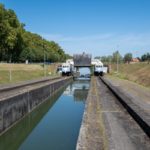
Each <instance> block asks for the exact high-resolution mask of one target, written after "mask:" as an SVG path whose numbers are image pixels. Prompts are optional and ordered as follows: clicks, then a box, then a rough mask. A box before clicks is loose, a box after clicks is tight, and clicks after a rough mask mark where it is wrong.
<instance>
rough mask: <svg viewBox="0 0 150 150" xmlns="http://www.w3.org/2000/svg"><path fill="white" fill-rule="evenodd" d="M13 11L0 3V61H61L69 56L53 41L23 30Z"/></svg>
mask: <svg viewBox="0 0 150 150" xmlns="http://www.w3.org/2000/svg"><path fill="white" fill-rule="evenodd" d="M24 27H25V24H23V23H21V22H20V21H19V19H18V18H17V15H16V14H15V12H14V11H13V10H11V9H6V8H5V7H4V5H3V4H0V61H1V62H2V61H5V62H24V61H25V60H29V61H30V62H41V61H43V59H44V57H45V59H46V60H48V61H50V62H57V61H59V62H62V61H64V60H66V59H67V58H68V57H70V56H69V55H68V54H65V52H64V50H63V49H62V48H61V47H60V46H59V45H58V44H57V43H55V42H54V41H48V40H46V39H43V38H42V37H41V36H40V35H38V34H34V33H31V32H28V31H26V30H25V28H24Z"/></svg>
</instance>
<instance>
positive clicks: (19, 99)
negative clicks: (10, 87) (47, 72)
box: [0, 78, 72, 134]
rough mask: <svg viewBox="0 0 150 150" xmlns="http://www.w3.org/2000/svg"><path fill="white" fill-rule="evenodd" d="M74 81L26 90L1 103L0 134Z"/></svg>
mask: <svg viewBox="0 0 150 150" xmlns="http://www.w3.org/2000/svg"><path fill="white" fill-rule="evenodd" d="M71 81H72V78H64V79H59V80H57V81H53V82H52V83H50V84H48V85H43V86H40V87H37V88H33V89H29V90H25V91H23V92H20V93H18V94H16V95H14V96H12V97H9V98H7V99H3V100H1V101H0V134H2V133H4V132H5V131H6V130H7V129H8V128H10V127H11V126H12V125H14V124H15V123H16V122H17V121H19V120H20V119H21V118H23V117H24V116H25V115H26V114H28V113H29V112H31V111H32V110H33V109H34V108H36V107H37V106H38V105H39V104H40V103H42V102H43V101H45V100H46V99H47V98H49V97H50V96H52V95H53V94H54V93H55V92H56V91H58V90H59V89H60V88H62V87H64V86H65V85H66V84H68V83H69V82H71Z"/></svg>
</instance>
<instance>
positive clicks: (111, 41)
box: [41, 33, 150, 56]
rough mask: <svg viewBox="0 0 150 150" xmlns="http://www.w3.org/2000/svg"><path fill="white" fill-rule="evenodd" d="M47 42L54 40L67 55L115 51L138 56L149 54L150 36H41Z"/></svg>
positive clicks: (109, 34) (105, 53) (146, 34)
mask: <svg viewBox="0 0 150 150" xmlns="http://www.w3.org/2000/svg"><path fill="white" fill-rule="evenodd" d="M41 35H42V36H43V37H45V38H46V39H48V40H54V41H56V42H57V43H59V44H60V45H61V46H62V47H63V48H64V49H65V51H66V52H67V53H69V54H74V53H82V52H83V51H85V52H87V53H92V54H93V55H94V56H97V55H109V54H112V52H114V51H115V50H117V49H119V51H120V52H121V53H122V54H123V55H124V54H125V53H127V52H132V53H133V54H134V53H135V51H138V55H141V54H143V53H145V52H148V51H149V52H150V34H149V33H143V34H131V33H130V34H112V33H106V34H97V35H88V36H79V37H77V36H70V37H69V36H64V35H59V34H56V35H51V34H41Z"/></svg>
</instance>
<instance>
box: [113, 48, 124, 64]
mask: <svg viewBox="0 0 150 150" xmlns="http://www.w3.org/2000/svg"><path fill="white" fill-rule="evenodd" d="M112 62H113V63H117V62H118V63H120V62H122V56H121V55H120V53H119V51H116V52H114V53H113V55H112Z"/></svg>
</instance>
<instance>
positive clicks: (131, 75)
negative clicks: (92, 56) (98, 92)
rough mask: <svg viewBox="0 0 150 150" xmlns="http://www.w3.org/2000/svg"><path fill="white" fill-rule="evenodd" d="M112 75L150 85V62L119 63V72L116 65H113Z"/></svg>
mask: <svg viewBox="0 0 150 150" xmlns="http://www.w3.org/2000/svg"><path fill="white" fill-rule="evenodd" d="M111 75H112V76H115V77H118V78H121V79H126V80H130V81H133V82H136V83H138V84H141V85H144V86H146V87H150V64H147V63H135V64H119V71H118V73H116V65H112V72H111Z"/></svg>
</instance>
